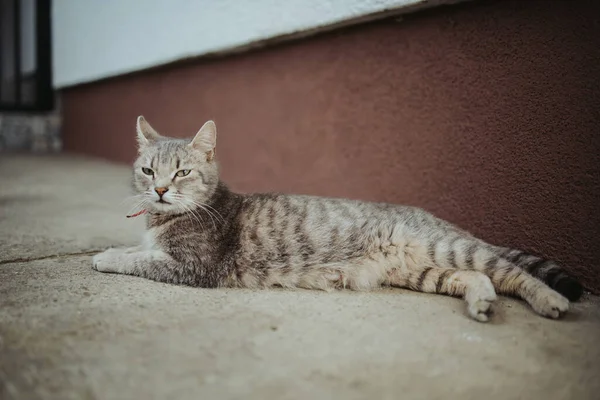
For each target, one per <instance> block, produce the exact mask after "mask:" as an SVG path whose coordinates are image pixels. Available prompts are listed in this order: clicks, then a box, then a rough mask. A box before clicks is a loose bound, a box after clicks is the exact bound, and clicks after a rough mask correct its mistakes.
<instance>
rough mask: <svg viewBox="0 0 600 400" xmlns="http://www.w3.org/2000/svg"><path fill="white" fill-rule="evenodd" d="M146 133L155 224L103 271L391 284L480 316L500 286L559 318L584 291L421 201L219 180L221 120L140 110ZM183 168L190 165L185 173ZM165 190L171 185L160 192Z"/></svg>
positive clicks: (148, 192) (141, 188) (177, 279)
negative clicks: (171, 129)
mask: <svg viewBox="0 0 600 400" xmlns="http://www.w3.org/2000/svg"><path fill="white" fill-rule="evenodd" d="M138 139H139V142H140V155H139V158H138V160H137V161H136V162H135V165H134V188H135V190H136V191H137V192H138V196H139V198H140V199H141V206H142V207H145V208H146V209H147V210H148V211H149V216H148V232H147V235H146V237H145V240H144V242H143V244H142V245H141V246H138V247H135V248H130V249H109V250H107V251H106V252H104V253H101V254H99V255H97V256H95V257H94V261H93V265H94V268H95V269H97V270H99V271H103V272H117V273H124V274H132V275H137V276H142V277H145V278H148V279H154V280H157V281H162V282H171V283H177V284H185V285H193V286H200V287H247V288H268V287H275V286H279V287H285V288H307V289H320V290H334V289H342V288H349V289H353V290H370V289H373V288H377V287H381V286H382V285H390V286H395V287H401V288H408V289H412V290H416V291H421V292H427V293H439V294H446V295H450V296H457V297H463V298H464V299H465V300H466V303H467V311H468V313H469V315H470V316H471V317H473V318H475V319H477V320H479V321H487V320H488V318H489V315H490V312H491V310H492V303H493V302H494V300H495V299H496V293H499V294H503V295H510V296H515V297H519V298H521V299H524V300H525V301H526V302H527V303H529V304H530V305H531V307H532V308H533V309H534V310H535V311H536V312H537V313H539V314H541V315H543V316H546V317H551V318H558V317H559V316H560V315H562V314H563V313H564V312H566V311H567V309H568V307H569V300H568V299H567V298H565V296H566V297H568V298H569V299H570V300H576V299H577V298H578V297H579V296H580V295H581V292H582V289H581V285H579V284H578V283H577V282H576V281H575V280H573V279H572V278H570V277H569V276H568V275H567V274H566V273H565V272H564V271H563V270H562V269H561V268H560V267H559V266H558V265H557V264H556V263H554V262H551V261H548V260H545V259H542V258H540V257H537V256H534V255H530V254H528V253H525V252H523V251H520V250H512V249H507V248H502V247H497V246H493V245H491V244H488V243H485V242H483V241H482V240H479V239H477V238H475V237H473V236H472V235H471V234H469V233H468V232H466V231H464V230H462V229H460V228H457V227H455V226H453V225H451V224H450V223H448V222H445V221H443V220H440V219H438V218H436V217H434V216H433V215H431V214H429V213H427V212H425V211H424V210H421V209H418V208H413V207H405V206H399V205H391V204H380V203H366V202H359V201H353V200H345V199H332V198H322V197H311V196H299V195H283V194H274V193H271V194H250V195H242V194H236V193H233V192H231V191H230V190H229V189H228V188H227V187H226V186H225V184H223V183H222V182H221V181H220V180H219V175H218V168H217V164H216V162H215V160H214V154H215V143H216V129H215V127H214V124H213V123H212V122H209V123H207V124H205V126H204V127H203V128H202V129H201V130H200V131H199V132H198V134H197V135H196V137H195V138H194V139H193V140H192V141H189V140H188V141H185V140H175V139H168V138H165V137H162V136H160V135H159V134H158V133H156V131H154V130H153V129H152V128H151V127H150V126H149V125H148V123H147V122H145V121H144V120H143V119H140V120H139V121H138ZM148 169H151V170H152V174H148V171H149V170H148ZM182 170H183V171H191V172H189V174H187V175H183V173H182V174H181V176H179V175H177V172H178V171H182ZM144 171H146V172H144ZM156 187H161V188H167V189H168V191H167V192H166V193H164V195H163V196H162V197H160V196H159V195H158V194H157V193H156V192H155V191H154V188H156ZM161 199H162V200H163V202H158V201H159V200H161Z"/></svg>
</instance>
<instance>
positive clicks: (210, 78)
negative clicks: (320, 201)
mask: <svg viewBox="0 0 600 400" xmlns="http://www.w3.org/2000/svg"><path fill="white" fill-rule="evenodd" d="M598 3H600V2H596V1H594V0H589V1H584V0H582V1H547V0H541V1H526V0H515V1H510V0H505V1H486V2H476V3H472V4H465V5H462V6H457V7H452V8H440V9H437V10H433V11H431V12H426V13H421V14H416V15H412V16H409V17H405V19H404V21H402V22H398V21H394V20H387V21H381V22H376V23H370V24H367V25H362V26H359V27H355V28H351V29H346V30H342V31H338V32H334V33H330V34H327V35H322V36H319V37H316V38H313V39H309V40H303V41H300V42H297V43H292V44H286V45H280V46H276V47H272V48H269V49H267V50H261V51H256V52H252V53H249V54H245V55H238V56H231V57H226V58H224V59H220V60H213V61H196V62H193V63H188V64H185V65H179V66H172V67H169V68H163V69H159V70H154V71H147V72H143V73H138V74H134V75H130V76H126V77H121V78H118V79H112V80H107V81H102V82H98V83H94V84H90V85H85V86H80V87H75V88H71V89H68V90H65V91H64V93H63V105H64V108H63V110H64V144H65V147H66V149H67V150H68V151H74V152H81V153H87V154H91V155H96V156H101V157H105V158H109V159H112V160H117V161H122V162H130V161H131V160H132V159H133V157H134V155H135V148H134V124H135V118H136V116H137V115H139V114H144V115H145V116H146V117H147V118H148V119H149V120H150V122H151V123H152V124H153V125H154V126H155V127H156V128H157V129H158V130H159V131H161V132H163V133H164V134H169V135H173V136H191V135H193V134H194V133H195V132H196V131H197V129H198V128H199V127H200V126H201V125H202V123H203V122H204V121H205V120H207V119H214V120H215V121H216V122H217V126H218V128H219V135H220V136H219V151H218V155H219V157H220V162H221V165H222V171H223V177H224V179H225V180H226V181H228V182H229V184H230V186H232V187H233V188H234V189H237V190H241V191H267V190H277V191H284V192H296V193H309V194H317V195H329V196H344V197H352V198H360V199H366V200H376V201H387V202H398V203H407V204H412V205H418V206H421V207H424V208H426V209H428V210H430V211H432V212H434V213H436V214H437V215H439V216H441V217H443V218H446V219H448V220H450V221H452V222H455V223H457V224H459V225H461V226H462V227H464V228H467V229H470V230H471V231H473V232H474V233H475V234H477V235H480V236H482V237H483V238H485V239H488V240H490V241H492V242H495V243H498V244H503V245H507V246H515V247H520V248H525V249H529V250H533V251H536V252H539V253H542V254H544V255H546V256H550V257H554V258H555V259H557V260H559V261H561V262H563V263H565V265H567V266H568V267H569V268H570V269H571V271H572V272H573V273H574V274H575V275H577V276H578V277H580V278H584V279H585V284H586V286H587V287H588V288H594V290H595V291H600V267H599V263H600V246H599V245H598V238H599V235H598V233H599V230H600V213H598V204H599V201H600V135H599V133H600V132H599V128H598V127H599V126H600V20H599V18H600V17H599V16H600V6H599V5H598Z"/></svg>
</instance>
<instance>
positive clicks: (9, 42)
mask: <svg viewBox="0 0 600 400" xmlns="http://www.w3.org/2000/svg"><path fill="white" fill-rule="evenodd" d="M50 2H51V0H0V111H49V110H52V108H53V107H54V95H53V91H52V81H51V79H52V78H51V58H50V57H51V55H50V43H51V42H50V34H51V32H50Z"/></svg>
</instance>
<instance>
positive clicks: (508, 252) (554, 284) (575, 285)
mask: <svg viewBox="0 0 600 400" xmlns="http://www.w3.org/2000/svg"><path fill="white" fill-rule="evenodd" d="M496 252H497V253H498V254H499V256H500V257H502V258H504V259H505V260H507V261H509V262H511V263H513V264H516V265H517V266H519V267H520V268H521V269H523V270H524V271H525V272H527V273H529V274H530V275H533V276H535V277H536V278H538V279H539V280H541V281H542V282H544V283H545V284H546V285H548V286H550V287H551V288H552V289H554V290H556V291H557V292H558V293H560V294H562V295H563V296H565V297H566V298H567V299H569V300H570V301H577V300H579V298H580V297H581V295H582V294H583V286H582V285H581V284H580V283H579V282H578V281H577V280H575V279H574V278H573V277H571V276H569V274H567V272H565V270H564V269H563V268H562V267H561V266H560V265H558V264H557V263H556V262H554V261H552V260H548V259H546V258H542V257H538V256H536V255H533V254H531V253H527V252H525V251H522V250H516V249H508V248H502V247H497V248H496Z"/></svg>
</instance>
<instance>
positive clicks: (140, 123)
mask: <svg viewBox="0 0 600 400" xmlns="http://www.w3.org/2000/svg"><path fill="white" fill-rule="evenodd" d="M136 130H137V140H138V144H139V145H140V147H143V146H146V145H148V144H150V143H152V142H154V141H156V140H158V139H160V137H161V136H160V135H159V133H158V132H156V131H155V130H154V128H152V126H150V124H149V123H148V121H146V119H145V118H144V117H143V116H141V115H140V116H139V117H138V119H137V124H136Z"/></svg>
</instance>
